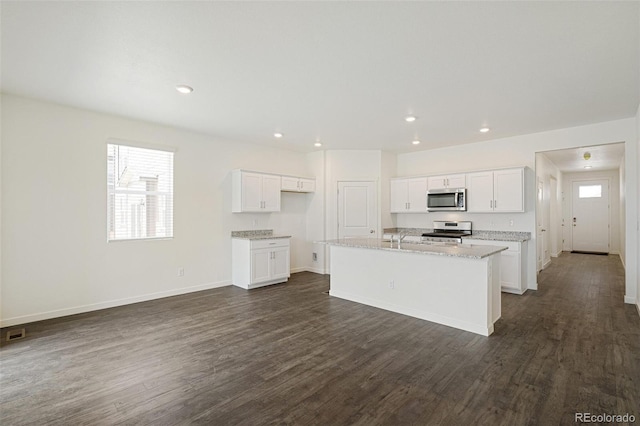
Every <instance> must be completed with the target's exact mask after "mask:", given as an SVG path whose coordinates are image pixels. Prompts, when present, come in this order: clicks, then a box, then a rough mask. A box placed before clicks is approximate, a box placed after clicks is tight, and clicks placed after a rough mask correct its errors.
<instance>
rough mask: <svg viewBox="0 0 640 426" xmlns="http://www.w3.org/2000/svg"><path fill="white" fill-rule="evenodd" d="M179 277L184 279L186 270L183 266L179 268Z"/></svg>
mask: <svg viewBox="0 0 640 426" xmlns="http://www.w3.org/2000/svg"><path fill="white" fill-rule="evenodd" d="M178 276H179V277H184V268H183V267H182V266H181V267H179V268H178Z"/></svg>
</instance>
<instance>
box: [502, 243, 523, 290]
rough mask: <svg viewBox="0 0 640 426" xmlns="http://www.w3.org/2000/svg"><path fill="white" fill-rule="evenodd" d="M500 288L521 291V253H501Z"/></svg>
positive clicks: (509, 251) (508, 251) (507, 251)
mask: <svg viewBox="0 0 640 426" xmlns="http://www.w3.org/2000/svg"><path fill="white" fill-rule="evenodd" d="M500 286H501V287H507V288H510V289H516V290H520V253H518V252H515V251H511V250H506V251H503V252H502V253H500Z"/></svg>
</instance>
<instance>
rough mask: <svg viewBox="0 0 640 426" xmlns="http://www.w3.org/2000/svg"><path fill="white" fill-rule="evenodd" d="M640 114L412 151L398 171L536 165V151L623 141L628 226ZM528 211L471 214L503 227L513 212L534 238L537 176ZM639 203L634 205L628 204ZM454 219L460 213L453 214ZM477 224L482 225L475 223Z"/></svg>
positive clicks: (629, 273) (630, 265)
mask: <svg viewBox="0 0 640 426" xmlns="http://www.w3.org/2000/svg"><path fill="white" fill-rule="evenodd" d="M636 127H637V124H636V119H634V118H629V119H624V120H616V121H609V122H605V123H598V124H592V125H588V126H580V127H572V128H567V129H559V130H553V131H548V132H542V133H534V134H529V135H523V136H515V137H510V138H504V139H495V140H490V141H486V142H479V143H474V144H467V145H459V146H453V147H448V148H441V149H434V150H428V151H421V152H412V153H407V154H400V155H398V175H399V176H417V175H427V174H439V173H451V172H465V171H471V170H478V169H491V168H504V167H515V166H527V167H529V168H531V169H534V167H535V154H536V152H543V151H551V150H555V149H564V148H576V147H580V146H592V145H602V144H606V143H615V142H624V143H625V151H626V154H627V155H626V158H625V160H626V163H625V173H626V182H627V203H629V204H628V206H627V209H626V228H627V229H633V228H635V227H636V226H637V225H636V222H637V218H638V210H637V208H635V206H637V205H638V185H639V184H640V183H639V182H638V175H637V165H638V162H639V161H640V160H639V159H638V140H637V136H636V133H637V129H636ZM526 180H527V183H526V186H525V190H526V191H527V197H526V200H525V204H526V209H527V211H526V212H525V213H518V214H513V215H502V214H493V215H478V216H477V217H474V219H472V220H473V221H474V225H475V223H476V222H478V223H480V224H482V227H485V226H486V224H487V223H489V224H490V223H491V222H493V224H494V225H492V226H494V227H495V228H497V229H501V228H503V227H504V226H505V224H506V223H508V222H507V221H508V219H509V218H510V217H511V216H513V218H514V222H515V223H514V226H513V227H512V228H511V229H513V230H517V231H528V232H531V233H532V236H533V238H534V239H535V185H532V184H533V180H534V177H533V176H531V177H530V178H529V179H526ZM629 206H634V208H629ZM451 216H452V219H455V215H451ZM434 218H435V215H432V214H424V215H422V214H419V215H417V216H414V215H409V214H402V215H398V219H397V221H398V226H410V224H416V225H417V226H424V225H425V224H428V223H430V222H431V221H432V220H433V219H434ZM476 229H480V227H479V226H476ZM535 247H536V246H535V240H534V241H531V242H530V244H529V252H528V256H529V262H528V272H529V279H528V280H527V281H528V286H529V287H530V288H535V285H536V284H535V283H536V276H535V261H536V251H535ZM638 250H640V248H639V247H638V234H637V233H636V234H629V238H627V241H626V254H627V259H626V264H627V269H626V283H627V284H626V289H625V292H626V296H625V301H627V302H628V303H633V302H635V300H636V291H637V285H634V284H633V283H637V279H638V278H637V275H638Z"/></svg>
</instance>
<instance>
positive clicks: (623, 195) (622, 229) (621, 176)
mask: <svg viewBox="0 0 640 426" xmlns="http://www.w3.org/2000/svg"><path fill="white" fill-rule="evenodd" d="M625 157H626V155H623V156H622V161H621V163H620V168H619V169H618V181H619V182H620V188H619V191H618V194H619V197H620V208H619V209H618V210H619V212H618V214H619V218H618V220H619V222H618V223H619V224H620V226H619V227H618V228H617V231H618V235H619V238H620V247H619V252H620V259H621V260H622V265H623V266H624V267H625V268H626V265H625V259H626V256H627V255H626V253H627V252H626V244H627V232H626V223H627V212H626V208H627V186H626V184H625V179H626V171H625V161H626V160H625ZM612 229H613V230H614V231H615V228H612Z"/></svg>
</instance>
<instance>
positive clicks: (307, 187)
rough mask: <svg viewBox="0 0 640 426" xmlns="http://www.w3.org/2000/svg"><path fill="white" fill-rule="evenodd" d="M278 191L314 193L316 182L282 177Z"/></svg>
mask: <svg viewBox="0 0 640 426" xmlns="http://www.w3.org/2000/svg"><path fill="white" fill-rule="evenodd" d="M280 190H281V191H285V192H314V191H315V190H316V181H315V179H307V178H301V177H294V176H282V183H281V186H280Z"/></svg>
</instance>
